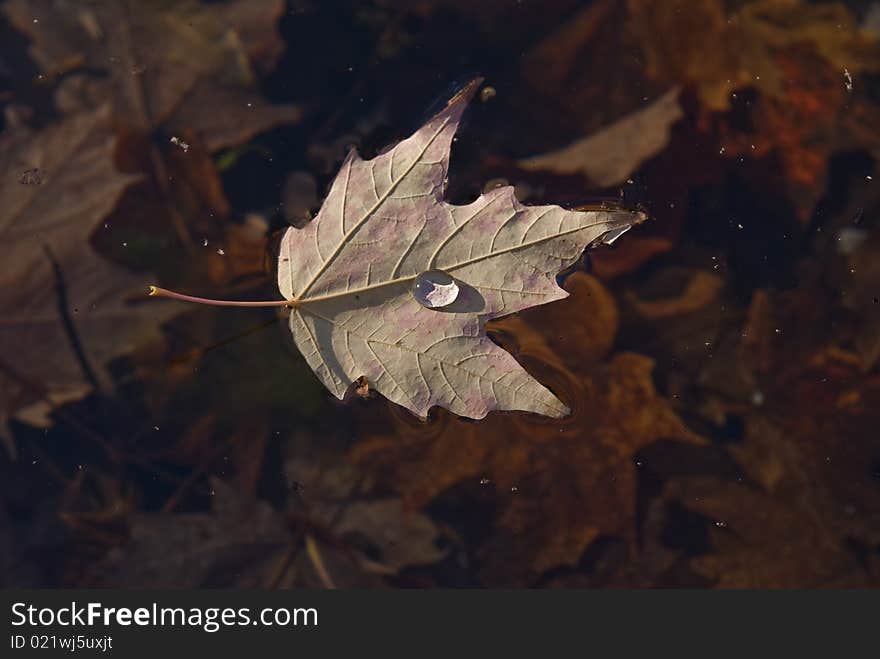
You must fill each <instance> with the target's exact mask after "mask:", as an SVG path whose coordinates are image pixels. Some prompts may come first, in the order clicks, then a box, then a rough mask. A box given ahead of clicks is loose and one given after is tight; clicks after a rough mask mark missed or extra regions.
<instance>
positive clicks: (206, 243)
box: [202, 238, 208, 247]
mask: <svg viewBox="0 0 880 659" xmlns="http://www.w3.org/2000/svg"><path fill="white" fill-rule="evenodd" d="M207 246H208V239H207V238H202V247H207Z"/></svg>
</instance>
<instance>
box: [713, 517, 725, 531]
mask: <svg viewBox="0 0 880 659" xmlns="http://www.w3.org/2000/svg"><path fill="white" fill-rule="evenodd" d="M715 526H717V527H718V528H719V529H723V528H724V527H725V526H727V522H723V521H721V520H720V519H719V520H717V521H716V522H715Z"/></svg>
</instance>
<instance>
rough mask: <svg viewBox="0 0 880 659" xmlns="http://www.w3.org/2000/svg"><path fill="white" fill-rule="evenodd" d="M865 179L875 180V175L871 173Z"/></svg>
mask: <svg viewBox="0 0 880 659" xmlns="http://www.w3.org/2000/svg"><path fill="white" fill-rule="evenodd" d="M865 180H866V181H873V180H874V177H873V176H871V175H870V174H869V175H868V176H866V177H865Z"/></svg>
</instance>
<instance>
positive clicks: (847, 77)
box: [843, 69, 853, 92]
mask: <svg viewBox="0 0 880 659" xmlns="http://www.w3.org/2000/svg"><path fill="white" fill-rule="evenodd" d="M843 86H844V87H846V91H848V92H851V91H852V90H853V79H852V74H850V72H849V69H844V70H843Z"/></svg>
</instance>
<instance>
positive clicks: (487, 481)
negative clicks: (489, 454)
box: [480, 478, 492, 485]
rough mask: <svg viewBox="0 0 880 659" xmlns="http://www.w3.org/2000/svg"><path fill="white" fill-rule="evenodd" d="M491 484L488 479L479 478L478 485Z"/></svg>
mask: <svg viewBox="0 0 880 659" xmlns="http://www.w3.org/2000/svg"><path fill="white" fill-rule="evenodd" d="M491 482H492V481H490V480H489V479H488V478H481V479H480V485H488V484H489V483H491Z"/></svg>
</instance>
